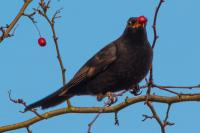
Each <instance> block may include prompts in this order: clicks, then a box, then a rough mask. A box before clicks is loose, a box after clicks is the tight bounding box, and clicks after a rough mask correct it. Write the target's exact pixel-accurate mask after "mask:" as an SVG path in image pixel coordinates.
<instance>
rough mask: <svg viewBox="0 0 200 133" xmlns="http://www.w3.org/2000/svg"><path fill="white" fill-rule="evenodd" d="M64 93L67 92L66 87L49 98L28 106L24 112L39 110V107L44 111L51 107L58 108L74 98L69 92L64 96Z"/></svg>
mask: <svg viewBox="0 0 200 133" xmlns="http://www.w3.org/2000/svg"><path fill="white" fill-rule="evenodd" d="M64 91H66V86H65V87H62V88H60V89H59V90H57V91H56V92H54V93H52V94H50V95H49V96H47V97H45V98H43V99H41V100H39V101H37V102H34V103H32V104H30V105H28V106H27V107H26V108H25V110H24V111H28V110H31V109H33V108H37V107H41V108H42V109H47V108H49V107H53V106H56V105H58V104H60V103H62V102H64V101H65V100H67V99H69V98H71V97H72V96H73V94H70V93H68V92H67V93H65V94H64V95H63V94H62V93H63V92H64ZM61 94H62V95H61Z"/></svg>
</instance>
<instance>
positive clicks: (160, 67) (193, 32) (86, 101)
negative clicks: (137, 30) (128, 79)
mask: <svg viewBox="0 0 200 133" xmlns="http://www.w3.org/2000/svg"><path fill="white" fill-rule="evenodd" d="M37 2H38V1H33V3H32V4H31V5H30V6H29V8H28V9H27V13H29V12H30V11H31V10H32V8H33V7H37ZM157 3H158V0H123V1H116V0H109V1H108V0H101V1H94V0H87V1H79V0H60V1H53V2H52V4H51V7H52V8H51V11H50V12H49V15H50V16H51V15H52V13H54V11H55V10H57V9H59V8H61V7H62V8H64V9H63V11H62V13H61V15H62V18H61V19H59V20H57V21H56V31H57V34H58V37H59V47H60V52H61V55H62V59H63V63H64V65H65V68H66V70H67V71H66V77H67V80H70V79H71V78H72V77H73V74H74V73H75V72H76V71H77V70H78V69H79V68H80V67H81V66H82V65H83V63H84V62H86V61H87V60H88V59H89V58H90V57H91V56H92V55H93V54H95V53H96V52H97V51H98V50H99V49H101V48H102V47H104V46H105V45H106V44H108V43H109V42H111V41H113V40H114V39H116V38H117V37H119V36H120V35H121V34H122V32H123V30H124V27H125V25H126V21H127V19H128V18H129V17H132V16H140V15H145V16H146V17H147V18H148V26H147V31H148V38H149V41H150V42H152V40H153V32H152V28H151V25H152V20H153V15H154V10H155V7H156V5H157ZM22 4H23V3H22V1H12V3H11V0H7V1H6V0H4V1H2V5H3V6H2V7H1V9H0V20H1V21H0V25H1V26H2V25H5V24H8V23H9V22H10V21H11V20H12V19H13V18H14V16H15V15H16V13H17V12H18V10H19V9H20V8H21V6H22ZM199 5H200V1H199V0H193V1H192V2H191V1H189V0H176V1H174V0H166V2H165V3H164V4H163V6H162V7H161V10H160V12H159V16H158V22H157V23H158V24H157V28H158V34H159V37H160V38H159V40H158V42H157V44H156V48H155V51H154V61H153V65H154V78H155V82H156V83H158V84H163V85H197V84H199V83H200V80H199V78H200V76H199V68H200V62H199V60H198V58H199V56H200V52H199V49H200V45H199V44H200V41H199V31H200V26H199V23H200V16H199V12H200V8H199ZM35 19H36V20H37V21H38V24H37V25H38V27H39V29H40V32H41V34H42V36H44V37H45V38H46V40H47V46H46V47H43V48H41V47H39V46H38V44H37V39H38V38H39V35H38V33H37V31H36V29H35V27H34V26H33V24H32V23H31V21H30V20H28V19H27V18H22V19H21V20H20V21H19V23H18V27H17V29H16V32H15V36H14V37H12V38H9V39H6V40H4V42H3V43H1V44H0V64H1V67H0V73H1V75H0V81H1V83H0V101H1V104H0V108H1V112H0V119H1V121H0V126H2V125H7V124H13V123H16V122H20V121H23V120H27V119H29V118H31V117H33V116H34V114H32V113H29V112H28V113H26V114H21V113H19V112H18V111H19V110H23V107H22V106H20V105H16V104H13V103H11V102H10V101H9V100H8V94H7V91H8V90H9V89H11V90H12V95H13V97H15V98H23V99H24V100H25V101H26V102H27V103H31V102H34V101H36V100H38V99H40V98H43V97H44V96H46V95H48V94H50V93H51V92H53V91H55V90H57V89H58V88H59V87H61V85H62V80H61V72H60V67H59V64H58V61H57V58H56V52H55V47H54V44H53V40H52V34H51V31H50V27H49V26H48V25H47V23H46V21H44V19H43V18H41V17H40V16H36V17H35ZM154 92H155V93H156V94H162V95H164V94H165V95H169V94H168V93H162V92H160V91H158V90H154ZM183 92H184V90H183ZM126 95H129V94H126ZM121 100H123V98H121ZM71 101H72V104H73V105H75V106H102V105H103V103H102V102H101V103H99V102H97V101H96V99H95V98H94V97H90V96H84V97H75V98H73V99H72V100H71ZM65 106H66V104H65V103H64V104H61V105H59V106H57V107H56V108H61V107H65ZM155 107H156V109H157V110H158V113H159V114H160V115H161V117H162V118H164V114H165V112H166V105H164V104H155ZM56 108H52V109H50V110H53V109H56ZM47 111H48V110H47ZM39 112H40V113H43V112H44V111H39ZM199 112H200V107H199V103H197V102H193V103H181V104H174V105H173V106H172V109H171V113H170V117H169V120H170V121H172V122H175V123H176V124H175V126H172V127H167V129H166V130H167V132H168V133H174V132H182V133H187V132H195V131H197V130H199V117H198V114H199ZM142 114H150V111H149V109H148V108H147V107H146V106H145V105H144V104H143V103H139V104H135V105H132V106H130V107H128V108H126V109H124V110H122V111H120V113H119V122H120V126H119V127H116V126H115V125H114V117H113V116H114V115H113V114H104V115H102V116H101V117H100V118H99V119H98V120H97V122H96V123H95V125H94V126H93V128H92V132H93V133H102V132H105V133H107V132H115V133H122V132H126V133H132V132H148V131H153V132H154V133H160V128H159V126H158V124H157V123H156V122H155V121H154V120H148V121H146V122H142V121H141V120H142V119H143V118H142ZM94 116H95V115H94V114H66V115H62V116H58V117H54V118H52V119H49V120H47V121H42V122H39V123H37V124H35V125H33V126H31V129H32V130H33V132H34V133H41V132H50V133H51V132H52V133H53V132H59V133H64V132H70V133H86V132H87V124H88V123H89V122H90V121H91V120H92V119H93V117H94ZM24 132H26V131H25V129H20V130H16V131H11V132H9V133H24Z"/></svg>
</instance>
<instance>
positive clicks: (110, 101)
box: [105, 92, 118, 106]
mask: <svg viewBox="0 0 200 133" xmlns="http://www.w3.org/2000/svg"><path fill="white" fill-rule="evenodd" d="M106 96H107V97H108V101H107V102H105V105H106V106H111V105H112V104H114V103H116V102H117V100H118V98H117V96H116V95H115V94H114V93H112V92H107V93H106Z"/></svg>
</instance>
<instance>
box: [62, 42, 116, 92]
mask: <svg viewBox="0 0 200 133" xmlns="http://www.w3.org/2000/svg"><path fill="white" fill-rule="evenodd" d="M116 59H117V46H116V45H115V44H114V42H113V43H112V44H110V45H107V46H106V47H104V48H103V49H102V50H100V51H99V52H98V53H97V54H96V55H94V56H93V57H92V58H91V59H90V60H88V61H87V62H86V63H85V65H84V66H83V67H81V68H80V70H79V71H78V72H77V73H76V74H75V75H74V77H73V79H72V80H71V81H70V82H69V83H68V84H67V88H68V89H70V88H72V87H74V86H76V85H78V84H80V83H82V82H84V81H85V80H86V79H89V78H93V77H95V76H97V75H98V73H100V72H103V71H105V70H106V68H107V67H108V66H109V65H110V64H111V63H113V62H114V61H115V60H116ZM68 89H67V90H68ZM67 90H64V91H63V92H62V93H61V94H60V95H64V94H65V93H66V91H67Z"/></svg>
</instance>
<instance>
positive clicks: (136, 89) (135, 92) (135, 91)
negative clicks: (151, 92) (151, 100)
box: [130, 84, 142, 96]
mask: <svg viewBox="0 0 200 133" xmlns="http://www.w3.org/2000/svg"><path fill="white" fill-rule="evenodd" d="M130 93H131V94H133V95H135V96H138V95H140V94H141V93H142V91H140V86H139V85H138V84H137V85H134V86H133V87H131V90H130Z"/></svg>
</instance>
